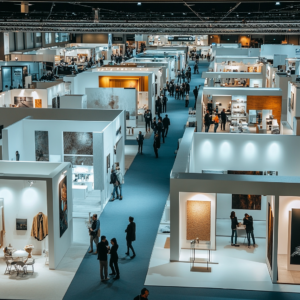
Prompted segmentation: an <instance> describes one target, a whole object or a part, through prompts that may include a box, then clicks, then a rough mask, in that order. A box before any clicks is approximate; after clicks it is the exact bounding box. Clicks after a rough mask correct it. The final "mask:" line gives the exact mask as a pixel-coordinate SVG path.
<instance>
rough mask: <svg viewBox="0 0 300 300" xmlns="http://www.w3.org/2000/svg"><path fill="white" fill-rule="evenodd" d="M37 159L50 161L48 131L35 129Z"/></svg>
mask: <svg viewBox="0 0 300 300" xmlns="http://www.w3.org/2000/svg"><path fill="white" fill-rule="evenodd" d="M34 134H35V161H49V140H48V131H35V132H34Z"/></svg>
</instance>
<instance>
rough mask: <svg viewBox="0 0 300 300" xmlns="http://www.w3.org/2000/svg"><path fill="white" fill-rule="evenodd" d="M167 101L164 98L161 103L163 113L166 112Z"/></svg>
mask: <svg viewBox="0 0 300 300" xmlns="http://www.w3.org/2000/svg"><path fill="white" fill-rule="evenodd" d="M167 101H168V98H167V97H166V96H164V97H163V101H162V112H163V113H166V112H167Z"/></svg>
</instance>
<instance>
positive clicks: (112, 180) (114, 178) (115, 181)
mask: <svg viewBox="0 0 300 300" xmlns="http://www.w3.org/2000/svg"><path fill="white" fill-rule="evenodd" d="M110 183H111V184H113V186H114V189H113V192H112V198H111V200H109V201H114V200H115V199H116V198H115V194H116V193H117V199H119V191H118V189H119V185H120V183H119V181H118V176H117V174H116V170H114V169H112V170H111V174H110Z"/></svg>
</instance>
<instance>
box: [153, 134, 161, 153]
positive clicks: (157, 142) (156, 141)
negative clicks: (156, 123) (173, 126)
mask: <svg viewBox="0 0 300 300" xmlns="http://www.w3.org/2000/svg"><path fill="white" fill-rule="evenodd" d="M159 148H160V138H159V135H158V133H156V134H155V136H154V142H153V149H154V153H155V156H156V158H158V149H159Z"/></svg>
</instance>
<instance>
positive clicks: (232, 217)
mask: <svg viewBox="0 0 300 300" xmlns="http://www.w3.org/2000/svg"><path fill="white" fill-rule="evenodd" d="M230 220H231V246H235V247H239V245H237V229H236V228H237V227H238V225H239V222H238V220H237V217H236V216H235V212H234V211H232V212H231V214H230ZM233 236H234V237H235V240H234V243H233Z"/></svg>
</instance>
